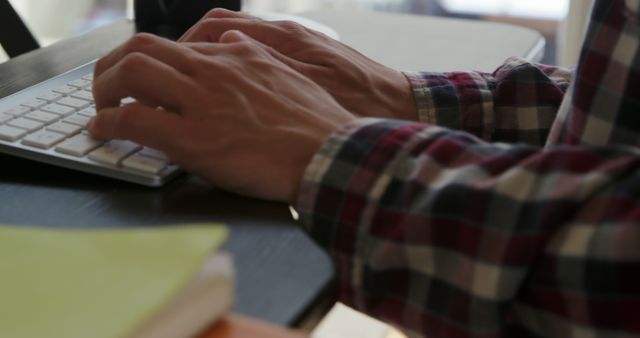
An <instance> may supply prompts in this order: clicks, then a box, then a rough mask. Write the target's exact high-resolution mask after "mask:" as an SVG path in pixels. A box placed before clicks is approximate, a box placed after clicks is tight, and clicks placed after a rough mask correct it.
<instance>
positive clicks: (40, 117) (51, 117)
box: [24, 110, 60, 124]
mask: <svg viewBox="0 0 640 338" xmlns="http://www.w3.org/2000/svg"><path fill="white" fill-rule="evenodd" d="M24 118H27V119H29V120H34V121H38V122H42V123H45V124H49V123H53V122H55V121H57V120H58V119H59V118H60V115H56V114H51V113H47V112H43V111H41V110H34V111H32V112H30V113H28V114H26V115H25V116H24Z"/></svg>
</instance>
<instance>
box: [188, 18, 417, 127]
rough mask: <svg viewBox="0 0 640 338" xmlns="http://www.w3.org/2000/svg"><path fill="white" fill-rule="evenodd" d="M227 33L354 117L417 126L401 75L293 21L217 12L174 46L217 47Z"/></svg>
mask: <svg viewBox="0 0 640 338" xmlns="http://www.w3.org/2000/svg"><path fill="white" fill-rule="evenodd" d="M229 30H239V31H242V32H243V33H244V34H246V35H248V36H250V37H251V38H252V39H255V40H256V41H257V42H259V43H260V44H262V45H263V46H264V48H265V50H267V51H268V52H269V53H270V54H271V55H272V56H273V57H274V58H276V59H278V60H280V61H282V62H283V63H285V64H287V65H289V66H290V67H292V68H293V69H295V70H297V71H298V72H300V73H302V74H304V75H305V76H307V77H308V78H310V79H311V80H313V81H314V82H316V83H317V84H319V85H320V86H321V87H322V88H324V89H325V90H327V91H328V92H329V93H330V94H331V95H332V96H333V97H334V98H335V99H336V100H337V101H338V103H340V105H342V106H343V107H345V108H346V109H347V110H348V111H350V112H351V113H353V114H355V115H358V116H361V117H379V118H394V119H405V120H413V121H417V120H418V112H417V108H416V104H415V101H414V99H413V92H412V89H411V86H410V85H409V80H407V78H406V77H405V76H404V74H402V72H399V71H397V70H395V69H391V68H389V67H386V66H384V65H382V64H379V63H377V62H375V61H373V60H371V59H369V58H368V57H366V56H364V55H362V54H361V53H359V52H358V51H356V50H354V49H353V48H351V47H349V46H347V45H345V44H343V43H341V42H339V41H336V40H334V39H331V38H329V37H328V36H326V35H324V34H322V33H319V32H316V31H314V30H311V29H307V28H306V27H304V26H302V25H299V24H297V23H295V22H292V21H265V20H261V19H259V18H257V17H254V16H251V15H248V14H245V13H238V12H233V11H229V10H225V9H222V8H217V9H214V10H211V11H210V12H209V13H208V14H207V15H206V16H205V17H204V18H203V19H202V20H200V21H199V22H198V23H197V24H195V25H194V26H193V27H192V28H191V29H189V30H188V31H187V32H186V33H185V34H184V35H183V36H182V37H181V38H180V40H179V41H180V42H218V39H220V37H221V36H222V35H223V34H224V33H225V32H227V31H229Z"/></svg>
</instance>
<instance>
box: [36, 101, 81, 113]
mask: <svg viewBox="0 0 640 338" xmlns="http://www.w3.org/2000/svg"><path fill="white" fill-rule="evenodd" d="M40 110H42V111H46V112H48V113H53V114H57V115H60V116H67V115H69V114H71V113H73V112H74V111H76V110H75V109H73V108H71V107H67V106H62V105H59V104H57V103H51V104H48V105H46V106H44V107H42V108H40Z"/></svg>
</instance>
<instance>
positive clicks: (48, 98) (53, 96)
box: [38, 92, 62, 102]
mask: <svg viewBox="0 0 640 338" xmlns="http://www.w3.org/2000/svg"><path fill="white" fill-rule="evenodd" d="M61 97H62V94H60V93H56V92H48V93H46V94H43V95H40V96H38V98H39V99H40V100H45V101H49V102H53V101H55V100H57V99H59V98H61Z"/></svg>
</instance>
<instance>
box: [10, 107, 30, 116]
mask: <svg viewBox="0 0 640 338" xmlns="http://www.w3.org/2000/svg"><path fill="white" fill-rule="evenodd" d="M30 111H31V108H29V107H22V106H19V107H14V108H11V109H9V110H6V111H4V112H3V113H4V114H7V115H11V116H22V115H24V114H26V113H28V112H30Z"/></svg>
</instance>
